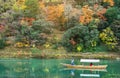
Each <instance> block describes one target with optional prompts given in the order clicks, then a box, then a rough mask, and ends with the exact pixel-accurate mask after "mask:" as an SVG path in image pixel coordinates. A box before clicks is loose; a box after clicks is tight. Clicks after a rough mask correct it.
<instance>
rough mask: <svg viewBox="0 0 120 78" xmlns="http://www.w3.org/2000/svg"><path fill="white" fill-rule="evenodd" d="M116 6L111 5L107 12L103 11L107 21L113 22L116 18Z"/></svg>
mask: <svg viewBox="0 0 120 78" xmlns="http://www.w3.org/2000/svg"><path fill="white" fill-rule="evenodd" d="M118 13H119V11H118V8H116V7H111V8H109V9H107V12H106V13H105V17H106V18H107V21H108V22H109V23H111V22H113V21H114V20H115V19H117V16H118Z"/></svg>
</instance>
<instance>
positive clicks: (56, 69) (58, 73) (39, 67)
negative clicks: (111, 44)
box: [0, 58, 120, 78]
mask: <svg viewBox="0 0 120 78" xmlns="http://www.w3.org/2000/svg"><path fill="white" fill-rule="evenodd" d="M70 62H71V59H16V58H8V59H0V78H120V60H101V61H100V63H99V64H107V65H108V67H107V69H106V70H103V71H93V70H80V69H66V68H65V67H64V66H62V65H61V64H60V63H70ZM75 64H81V63H80V62H79V59H75ZM85 74H87V75H86V76H85ZM91 74H92V75H91ZM93 75H94V76H93Z"/></svg>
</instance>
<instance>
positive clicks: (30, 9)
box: [24, 0, 39, 18]
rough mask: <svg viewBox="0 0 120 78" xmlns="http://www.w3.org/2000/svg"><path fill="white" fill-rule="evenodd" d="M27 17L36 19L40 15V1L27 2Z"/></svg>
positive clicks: (25, 14) (25, 12) (28, 0)
mask: <svg viewBox="0 0 120 78" xmlns="http://www.w3.org/2000/svg"><path fill="white" fill-rule="evenodd" d="M25 6H26V8H25V10H24V16H25V17H30V18H31V17H32V18H35V17H36V15H38V14H39V1H38V0H26V1H25Z"/></svg>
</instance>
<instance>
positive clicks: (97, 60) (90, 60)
mask: <svg viewBox="0 0 120 78" xmlns="http://www.w3.org/2000/svg"><path fill="white" fill-rule="evenodd" d="M80 62H94V63H95V62H100V60H99V59H80Z"/></svg>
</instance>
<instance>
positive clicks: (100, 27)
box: [98, 20, 109, 31]
mask: <svg viewBox="0 0 120 78" xmlns="http://www.w3.org/2000/svg"><path fill="white" fill-rule="evenodd" d="M108 26H109V25H108V22H107V21H104V20H101V21H100V22H99V23H98V30H99V31H102V30H103V29H106V28H107V27H108Z"/></svg>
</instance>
